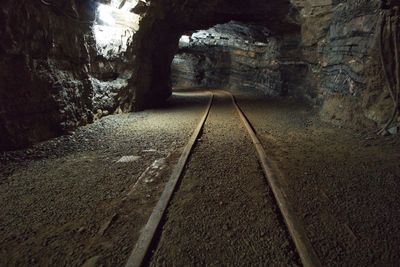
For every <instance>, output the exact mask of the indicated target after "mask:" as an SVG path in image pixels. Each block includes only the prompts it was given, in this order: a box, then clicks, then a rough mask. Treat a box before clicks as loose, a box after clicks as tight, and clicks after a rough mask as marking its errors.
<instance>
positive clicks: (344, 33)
mask: <svg viewBox="0 0 400 267" xmlns="http://www.w3.org/2000/svg"><path fill="white" fill-rule="evenodd" d="M379 5H380V1H378V0H372V1H371V0H361V1H359V0H347V1H346V0H342V1H333V0H306V1H303V7H304V8H303V9H302V11H301V14H302V17H303V23H302V39H303V40H302V41H303V54H304V59H305V60H307V61H308V63H309V66H310V68H311V70H312V72H313V73H314V79H315V81H316V90H317V92H318V93H319V94H320V100H321V102H322V103H323V107H322V112H321V115H322V117H323V118H324V119H326V120H329V121H335V122H337V123H340V124H343V123H344V124H353V125H354V124H359V125H362V126H367V125H371V123H378V124H380V123H383V122H384V121H385V120H387V118H388V117H389V113H390V112H391V111H390V109H391V106H392V105H391V104H390V100H389V99H387V98H386V97H385V95H386V96H387V95H388V92H387V91H386V90H384V88H385V82H384V80H383V74H382V72H381V69H382V66H381V64H380V61H379V50H378V40H379V27H377V25H378V21H379V17H380V13H381V10H380V9H379ZM385 98H386V100H385Z"/></svg>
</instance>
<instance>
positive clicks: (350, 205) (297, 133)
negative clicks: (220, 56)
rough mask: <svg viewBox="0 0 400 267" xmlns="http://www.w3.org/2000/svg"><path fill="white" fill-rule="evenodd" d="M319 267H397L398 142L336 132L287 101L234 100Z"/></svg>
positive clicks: (399, 209)
mask: <svg viewBox="0 0 400 267" xmlns="http://www.w3.org/2000/svg"><path fill="white" fill-rule="evenodd" d="M239 104H240V106H241V107H242V109H243V111H244V112H245V113H246V115H247V116H248V118H249V119H250V121H251V122H252V124H253V125H254V126H255V128H256V131H257V132H258V134H259V135H260V136H261V140H262V142H263V145H264V147H265V148H266V151H267V153H268V154H269V155H270V156H272V157H273V158H274V159H275V162H276V164H277V165H278V166H279V168H280V170H281V171H282V172H283V174H284V178H285V180H286V189H285V192H286V195H287V196H288V197H289V199H290V202H291V203H292V205H293V207H294V209H295V210H296V212H297V213H298V214H299V215H300V218H302V219H303V221H304V225H305V226H306V231H307V232H308V236H309V238H310V239H311V241H312V243H313V246H314V248H315V249H316V251H317V253H318V255H319V256H320V258H321V260H322V263H323V266H398V265H399V262H400V261H399V256H400V230H399V229H400V228H399V221H400V198H399V192H400V138H399V136H392V137H378V136H375V135H374V134H373V133H369V132H360V131H358V132H357V131H355V130H351V129H343V128H337V127H334V126H332V125H329V124H326V123H323V122H321V121H320V120H319V119H318V115H317V114H316V112H315V111H314V110H313V109H312V108H310V107H307V106H305V105H302V104H299V103H296V102H294V101H289V100H265V99H264V100H262V99H255V98H254V97H249V96H247V97H244V96H240V97H239Z"/></svg>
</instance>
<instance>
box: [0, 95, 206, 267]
mask: <svg viewBox="0 0 400 267" xmlns="http://www.w3.org/2000/svg"><path fill="white" fill-rule="evenodd" d="M207 101H208V95H196V94H195V95H193V94H192V95H191V96H190V97H187V96H186V95H185V94H182V93H180V94H176V95H175V96H174V97H172V99H171V100H170V101H168V103H167V104H166V105H165V106H164V107H162V108H160V109H157V110H149V111H146V112H140V113H135V114H125V115H115V116H109V117H105V118H103V119H101V120H99V121H97V122H96V123H94V124H92V125H89V126H87V127H83V128H80V129H78V130H77V131H76V132H75V133H74V134H73V135H71V136H64V137H60V138H57V139H55V140H52V141H48V142H45V143H42V144H39V145H37V146H35V147H34V148H31V149H28V150H24V151H16V152H9V153H4V154H2V155H1V160H0V162H1V163H0V203H2V205H1V206H0V266H81V265H82V264H84V263H86V266H99V265H103V266H104V265H105V266H118V265H123V264H124V263H125V261H126V259H127V257H128V255H129V253H130V251H131V249H132V248H133V246H134V244H135V242H136V239H137V238H138V235H139V231H140V229H141V227H142V226H143V225H144V224H145V223H146V221H147V219H148V216H149V215H150V213H151V211H152V209H153V206H154V205H155V203H156V201H157V200H158V197H159V194H160V192H161V191H162V190H163V186H164V182H165V181H166V180H167V179H168V177H169V172H170V169H171V166H173V165H174V164H175V162H176V161H177V158H178V157H179V155H180V153H181V148H182V147H183V146H184V145H185V144H186V142H187V140H188V138H189V137H190V135H191V133H192V131H193V128H194V127H195V125H197V123H198V121H199V120H200V118H201V116H202V114H203V112H204V109H205V107H206V104H207ZM123 157H125V158H123ZM118 161H120V162H118ZM139 178H140V181H139V182H138V183H136V182H137V181H138V179H139Z"/></svg>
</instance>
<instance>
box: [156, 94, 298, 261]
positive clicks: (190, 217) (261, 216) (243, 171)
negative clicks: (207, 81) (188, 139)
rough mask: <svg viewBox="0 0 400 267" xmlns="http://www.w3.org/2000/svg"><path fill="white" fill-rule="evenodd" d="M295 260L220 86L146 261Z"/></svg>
mask: <svg viewBox="0 0 400 267" xmlns="http://www.w3.org/2000/svg"><path fill="white" fill-rule="evenodd" d="M298 264H299V262H298V256H297V254H296V252H294V249H293V244H292V243H291V240H290V237H289V234H288V232H287V230H286V228H285V225H284V223H283V221H282V218H281V217H280V215H279V211H278V210H277V206H276V203H275V202H274V199H273V197H272V192H271V191H270V190H269V188H268V186H267V184H266V180H265V177H264V176H263V173H262V171H261V169H260V166H259V164H258V161H257V156H256V152H255V150H254V147H253V145H252V143H251V140H250V138H249V137H248V134H247V132H246V130H245V129H244V127H243V125H242V123H241V122H240V119H239V117H238V115H237V113H236V110H235V109H234V106H233V105H232V103H231V100H230V98H229V96H226V95H224V94H221V93H217V95H216V98H215V100H214V103H213V106H212V108H211V111H210V115H209V118H208V120H207V121H206V124H205V128H204V133H203V135H202V137H201V138H200V140H199V141H198V144H197V146H196V148H195V150H194V152H193V154H192V156H191V159H190V161H189V163H188V165H187V167H186V170H185V174H184V176H183V178H182V183H181V185H180V188H179V189H178V191H177V193H176V194H175V196H174V198H173V200H172V203H171V205H170V207H169V209H168V214H167V217H166V223H165V224H164V227H163V231H162V234H161V237H160V241H159V244H158V246H157V248H156V251H155V253H154V255H153V257H152V261H151V263H150V265H152V266H194V265H196V266H221V265H224V266H238V265H242V266H271V265H274V266H297V265H298Z"/></svg>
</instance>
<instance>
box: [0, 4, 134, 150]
mask: <svg viewBox="0 0 400 267" xmlns="http://www.w3.org/2000/svg"><path fill="white" fill-rule="evenodd" d="M96 12H97V4H96V3H95V2H93V1H75V0H69V1H65V2H64V5H63V6H61V3H58V2H55V1H43V2H41V1H35V2H32V1H23V2H21V1H11V0H9V1H5V2H4V1H3V3H2V6H1V8H0V13H1V15H0V25H1V26H0V36H1V42H0V56H1V57H0V150H3V149H11V148H19V147H24V146H26V145H29V144H32V143H35V142H38V141H41V140H46V139H48V138H51V137H54V136H57V135H60V134H62V133H65V132H68V131H70V130H73V129H75V128H76V127H77V126H80V125H85V124H87V123H90V122H92V121H93V117H94V116H93V111H94V112H97V110H101V111H103V110H107V111H108V112H110V111H112V110H113V109H115V107H116V101H115V99H113V97H116V94H117V93H116V92H115V91H118V90H119V89H120V88H121V87H122V86H126V83H127V82H126V80H127V79H128V78H130V75H129V71H128V69H129V67H128V66H129V65H130V64H131V62H130V61H129V60H128V58H129V57H130V56H129V55H128V52H129V51H128V52H127V51H124V52H126V54H121V51H120V50H118V49H117V50H116V49H115V45H114V47H107V46H103V47H101V48H102V49H101V50H100V49H99V47H98V43H97V41H96V39H95V37H96V36H95V35H94V29H93V24H94V20H95V17H96ZM125 35H129V33H126V34H125ZM131 41H132V38H131V39H130V40H126V42H127V43H126V44H125V46H127V44H129V43H130V42H131ZM125 50H127V49H125ZM128 50H129V49H128ZM101 52H104V53H101ZM124 79H125V80H124Z"/></svg>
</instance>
